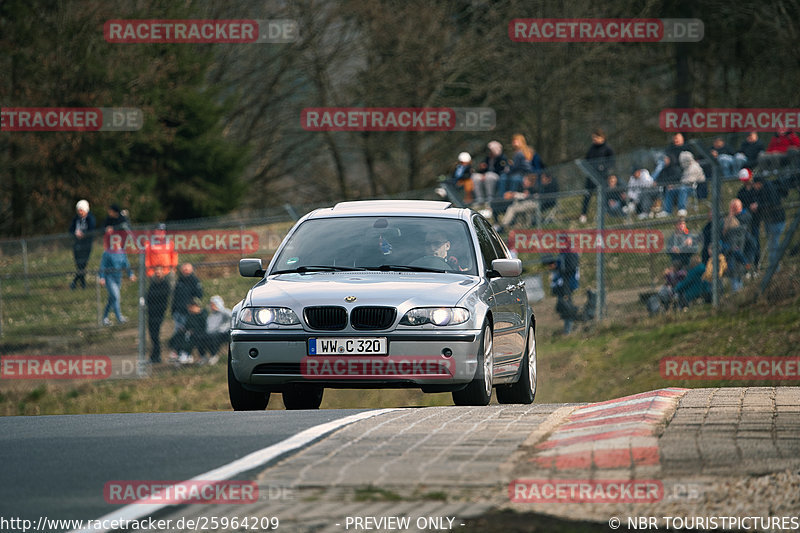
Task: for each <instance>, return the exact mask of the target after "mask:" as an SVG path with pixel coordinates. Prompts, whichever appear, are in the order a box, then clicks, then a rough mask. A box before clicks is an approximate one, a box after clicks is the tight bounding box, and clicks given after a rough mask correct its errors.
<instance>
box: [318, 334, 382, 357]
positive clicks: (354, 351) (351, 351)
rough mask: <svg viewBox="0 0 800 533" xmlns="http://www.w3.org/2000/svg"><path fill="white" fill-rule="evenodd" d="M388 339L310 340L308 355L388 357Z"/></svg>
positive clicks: (333, 338) (339, 338)
mask: <svg viewBox="0 0 800 533" xmlns="http://www.w3.org/2000/svg"><path fill="white" fill-rule="evenodd" d="M388 352H389V343H388V341H387V340H386V337H325V338H319V339H308V355H361V354H372V355H386V354H387V353H388Z"/></svg>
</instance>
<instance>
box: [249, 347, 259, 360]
mask: <svg viewBox="0 0 800 533" xmlns="http://www.w3.org/2000/svg"><path fill="white" fill-rule="evenodd" d="M248 353H249V354H250V357H252V358H253V359H255V358H256V357H258V350H256V349H255V348H250V351H249V352H248Z"/></svg>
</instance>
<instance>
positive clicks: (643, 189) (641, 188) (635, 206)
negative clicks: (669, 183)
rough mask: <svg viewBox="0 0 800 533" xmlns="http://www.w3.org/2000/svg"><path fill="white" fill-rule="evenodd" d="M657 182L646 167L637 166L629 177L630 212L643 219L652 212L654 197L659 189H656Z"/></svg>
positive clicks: (628, 196) (628, 198)
mask: <svg viewBox="0 0 800 533" xmlns="http://www.w3.org/2000/svg"><path fill="white" fill-rule="evenodd" d="M654 185H655V182H654V181H653V177H652V176H651V175H650V171H649V170H647V169H646V168H637V169H636V170H634V171H633V174H632V175H631V177H630V179H628V192H627V200H628V206H627V208H628V209H627V210H628V213H629V214H631V215H632V214H634V213H636V214H637V218H639V220H642V219H644V218H647V217H648V216H649V214H650V209H651V207H652V206H653V199H654V198H655V195H656V194H658V191H656V190H655V187H654Z"/></svg>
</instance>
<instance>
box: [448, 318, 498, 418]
mask: <svg viewBox="0 0 800 533" xmlns="http://www.w3.org/2000/svg"><path fill="white" fill-rule="evenodd" d="M493 371H494V346H493V344H492V328H491V327H489V324H486V325H484V326H483V333H482V334H481V342H480V347H479V348H478V368H477V369H476V371H475V377H474V378H472V381H471V382H470V383H469V385H467V386H466V387H465V388H464V389H461V390H459V391H454V392H453V403H455V404H456V405H489V402H490V401H491V399H492V372H493Z"/></svg>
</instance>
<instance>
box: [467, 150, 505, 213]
mask: <svg viewBox="0 0 800 533" xmlns="http://www.w3.org/2000/svg"><path fill="white" fill-rule="evenodd" d="M486 148H487V150H488V155H487V156H486V159H485V160H484V161H483V162H482V163H481V164H480V165H479V166H478V172H476V173H474V174H473V175H472V188H473V190H474V192H475V203H476V204H486V203H491V202H492V200H494V193H495V190H496V189H497V182H498V180H499V179H500V176H502V175H503V174H505V172H506V171H507V170H508V158H507V157H506V156H505V155H503V145H502V144H500V143H499V142H497V141H491V142H489V144H487V145H486Z"/></svg>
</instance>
